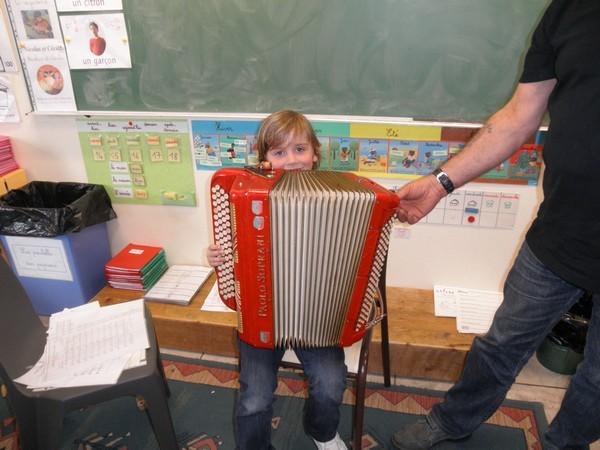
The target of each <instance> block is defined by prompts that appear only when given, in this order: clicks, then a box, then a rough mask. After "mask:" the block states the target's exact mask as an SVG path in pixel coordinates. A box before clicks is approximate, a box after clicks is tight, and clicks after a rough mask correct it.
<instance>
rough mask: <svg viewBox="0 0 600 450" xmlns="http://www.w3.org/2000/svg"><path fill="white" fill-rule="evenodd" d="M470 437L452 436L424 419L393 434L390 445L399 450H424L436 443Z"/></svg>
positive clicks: (468, 435)
mask: <svg viewBox="0 0 600 450" xmlns="http://www.w3.org/2000/svg"><path fill="white" fill-rule="evenodd" d="M470 436H471V435H470V434H467V435H465V436H453V435H451V434H448V433H446V432H445V431H444V430H442V429H441V428H440V427H438V426H437V425H433V426H432V425H431V424H430V423H429V421H428V420H427V418H425V419H421V420H419V421H418V422H416V423H413V424H412V425H409V426H407V427H405V428H402V429H401V430H400V431H398V432H396V433H394V436H393V437H392V444H394V447H396V448H398V449H400V450H426V449H428V448H431V447H433V446H434V445H435V444H437V443H438V442H442V441H460V440H464V439H467V438H469V437H470Z"/></svg>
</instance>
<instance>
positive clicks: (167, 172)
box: [77, 119, 196, 206]
mask: <svg viewBox="0 0 600 450" xmlns="http://www.w3.org/2000/svg"><path fill="white" fill-rule="evenodd" d="M77 129H78V132H79V142H80V145H81V151H82V153H83V160H84V162H85V167H86V172H87V177H88V180H89V182H90V183H94V184H102V185H104V187H105V188H106V190H107V192H108V194H109V195H110V197H111V200H112V201H113V202H115V203H125V204H131V203H138V204H148V205H171V206H195V205H196V194H195V186H194V174H193V168H192V157H191V154H190V141H189V128H188V122H187V121H185V120H143V119H132V120H123V119H117V120H111V119H102V120H93V119H80V120H77Z"/></svg>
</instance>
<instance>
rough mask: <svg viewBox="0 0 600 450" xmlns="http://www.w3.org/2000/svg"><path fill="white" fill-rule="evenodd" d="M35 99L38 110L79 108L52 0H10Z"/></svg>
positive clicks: (13, 19) (8, 6)
mask: <svg viewBox="0 0 600 450" xmlns="http://www.w3.org/2000/svg"><path fill="white" fill-rule="evenodd" d="M6 7H7V10H8V13H9V16H10V20H11V23H12V25H13V31H14V32H15V36H16V38H17V42H18V49H19V53H20V55H21V63H22V65H23V69H24V71H25V77H26V78H27V80H28V85H29V91H30V97H31V101H32V103H33V106H34V109H36V110H37V111H56V112H58V111H76V110H77V107H76V104H75V95H74V93H73V85H72V83H71V74H70V72H69V65H68V61H67V54H66V51H65V48H64V45H63V40H62V34H61V30H60V24H59V21H58V16H57V14H56V8H55V5H54V2H53V1H52V0H29V1H26V0H9V1H8V2H7V3H6Z"/></svg>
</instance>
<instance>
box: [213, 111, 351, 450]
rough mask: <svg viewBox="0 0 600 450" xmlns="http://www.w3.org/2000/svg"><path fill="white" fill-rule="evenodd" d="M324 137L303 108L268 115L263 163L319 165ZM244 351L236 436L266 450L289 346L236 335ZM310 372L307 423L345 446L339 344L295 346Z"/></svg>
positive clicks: (218, 260)
mask: <svg viewBox="0 0 600 450" xmlns="http://www.w3.org/2000/svg"><path fill="white" fill-rule="evenodd" d="M320 145H321V144H320V142H319V140H318V139H317V136H316V135H315V132H314V130H313V128H312V125H311V124H310V122H309V121H308V119H306V117H304V116H303V115H302V114H300V113H297V112H294V111H289V110H285V111H279V112H276V113H273V114H271V115H270V116H269V117H267V118H266V119H265V120H264V121H263V123H262V125H261V127H260V130H259V132H258V138H257V147H258V160H259V162H260V163H266V164H269V163H270V165H271V167H272V168H274V169H283V170H312V169H316V168H317V167H318V166H319V161H320V154H319V149H320ZM206 256H207V259H208V262H209V264H210V265H211V266H213V267H217V266H219V265H220V264H222V263H223V262H224V261H225V259H224V257H223V253H222V251H221V249H220V247H219V246H217V245H211V246H209V248H208V251H207V255H206ZM237 342H238V348H239V354H240V376H239V383H240V392H239V397H238V404H237V409H236V437H237V444H238V448H239V449H240V450H263V449H264V450H267V449H270V448H272V447H271V419H272V416H273V402H274V401H275V389H276V388H277V371H278V368H279V364H280V363H281V359H282V358H283V354H284V353H285V349H278V348H276V349H274V350H270V349H263V348H256V347H253V346H252V345H249V344H247V343H245V342H243V341H241V340H240V339H239V338H238V340H237ZM294 352H295V353H296V356H297V357H298V359H299V360H300V362H301V363H302V366H303V369H304V373H305V374H306V376H307V377H308V381H309V386H308V393H309V398H308V400H307V405H306V409H305V415H304V428H305V430H306V432H307V433H308V435H309V436H310V437H311V438H312V439H313V441H314V442H315V444H316V446H317V448H318V449H326V450H343V449H347V447H346V445H345V444H344V442H343V441H342V439H341V438H340V436H339V435H338V433H337V428H338V424H339V421H340V405H341V403H342V397H343V394H344V390H345V389H346V374H347V368H346V365H345V363H344V350H343V349H342V348H340V347H320V348H311V349H299V348H295V349H294Z"/></svg>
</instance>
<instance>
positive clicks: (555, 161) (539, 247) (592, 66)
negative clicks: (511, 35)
mask: <svg viewBox="0 0 600 450" xmlns="http://www.w3.org/2000/svg"><path fill="white" fill-rule="evenodd" d="M553 78H556V80H557V84H556V87H555V88H554V90H553V92H552V94H551V95H550V99H549V103H548V112H549V115H550V125H549V128H548V134H547V136H546V142H545V145H544V151H543V153H542V155H543V159H544V163H545V165H546V169H545V172H544V180H543V190H544V200H543V202H542V204H541V205H540V209H539V211H538V215H537V217H536V219H535V221H534V222H533V224H532V226H531V228H530V229H529V231H528V233H527V237H526V239H527V243H528V244H529V246H530V247H531V249H532V251H533V252H534V253H535V255H536V256H537V257H538V258H539V259H540V260H541V261H542V262H544V264H546V265H547V266H548V268H549V269H550V270H552V271H553V272H554V273H556V274H557V275H558V276H560V277H561V278H563V279H564V280H566V281H568V282H570V283H572V284H574V285H576V286H579V287H581V288H584V289H587V290H592V291H595V292H600V0H554V1H553V2H552V3H551V4H550V6H549V7H548V9H547V10H546V12H545V14H544V16H543V18H542V20H541V22H540V23H539V25H538V27H537V28H536V30H535V32H534V34H533V37H532V41H531V47H530V48H529V50H528V52H527V56H526V58H525V66H524V69H523V73H522V76H521V79H520V82H521V83H530V82H536V81H543V80H548V79H553Z"/></svg>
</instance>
